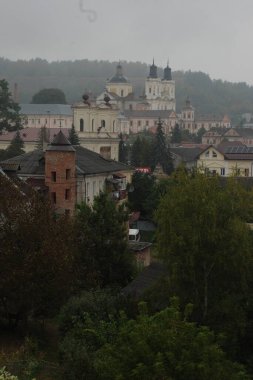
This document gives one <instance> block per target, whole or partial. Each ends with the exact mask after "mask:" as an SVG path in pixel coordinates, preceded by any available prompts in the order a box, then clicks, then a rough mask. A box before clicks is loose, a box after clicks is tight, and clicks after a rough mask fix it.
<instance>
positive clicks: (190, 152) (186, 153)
mask: <svg viewBox="0 0 253 380" xmlns="http://www.w3.org/2000/svg"><path fill="white" fill-rule="evenodd" d="M203 150H204V149H203V148H202V147H191V148H184V147H175V148H170V152H171V153H174V154H176V155H177V156H180V157H181V158H182V160H183V161H184V162H191V161H195V160H196V159H197V157H198V155H199V154H200V153H201V152H203Z"/></svg>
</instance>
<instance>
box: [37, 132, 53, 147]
mask: <svg viewBox="0 0 253 380" xmlns="http://www.w3.org/2000/svg"><path fill="white" fill-rule="evenodd" d="M38 137H39V138H38V141H37V149H43V148H44V145H47V144H48V143H49V140H50V133H49V130H48V128H47V127H46V126H44V127H41V128H40V131H39V136H38Z"/></svg>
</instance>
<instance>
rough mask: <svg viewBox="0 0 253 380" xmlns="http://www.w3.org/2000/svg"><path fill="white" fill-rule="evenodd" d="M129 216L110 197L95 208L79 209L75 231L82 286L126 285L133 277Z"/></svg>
mask: <svg viewBox="0 0 253 380" xmlns="http://www.w3.org/2000/svg"><path fill="white" fill-rule="evenodd" d="M127 221H128V213H127V212H126V211H125V210H124V205H121V206H119V207H117V206H116V203H115V201H113V200H112V199H111V198H110V197H109V195H108V194H106V193H100V195H99V196H98V197H96V198H95V200H94V203H93V206H92V207H90V206H88V205H87V204H85V203H83V204H81V205H79V206H78V207H77V214H76V225H75V230H76V233H77V244H78V253H79V260H80V262H79V263H78V268H79V270H80V276H79V278H81V283H82V285H83V286H91V285H93V286H94V285H98V284H99V285H101V286H105V285H124V284H126V283H127V282H128V281H129V280H130V279H131V278H132V275H133V269H134V266H133V256H132V255H131V253H130V251H129V249H128V241H127Z"/></svg>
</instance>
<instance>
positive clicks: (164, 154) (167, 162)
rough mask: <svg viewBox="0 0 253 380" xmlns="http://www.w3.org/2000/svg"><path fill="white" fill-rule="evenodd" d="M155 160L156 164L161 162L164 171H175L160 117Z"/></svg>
mask: <svg viewBox="0 0 253 380" xmlns="http://www.w3.org/2000/svg"><path fill="white" fill-rule="evenodd" d="M154 160H155V164H154V166H156V165H159V164H160V165H161V166H162V168H163V171H164V173H166V174H171V172H172V171H173V163H172V159H171V156H170V152H169V148H168V144H167V142H166V138H165V134H164V131H163V128H162V122H161V120H160V119H159V121H158V123H157V130H156V135H155V142H154Z"/></svg>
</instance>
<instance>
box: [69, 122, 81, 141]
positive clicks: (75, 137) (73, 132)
mask: <svg viewBox="0 0 253 380" xmlns="http://www.w3.org/2000/svg"><path fill="white" fill-rule="evenodd" d="M69 141H70V143H71V144H72V145H80V140H79V137H78V134H77V133H76V130H75V127H74V124H72V127H71V130H70V131H69Z"/></svg>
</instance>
